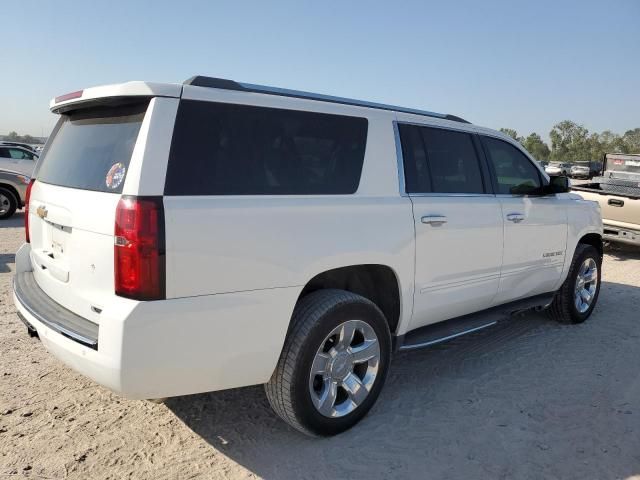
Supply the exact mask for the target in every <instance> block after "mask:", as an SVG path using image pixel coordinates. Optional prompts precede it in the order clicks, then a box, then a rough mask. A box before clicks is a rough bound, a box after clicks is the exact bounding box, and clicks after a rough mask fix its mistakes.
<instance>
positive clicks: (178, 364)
mask: <svg viewBox="0 0 640 480" xmlns="http://www.w3.org/2000/svg"><path fill="white" fill-rule="evenodd" d="M51 110H52V111H53V112H54V113H56V114H59V115H60V119H59V121H58V124H57V126H56V127H55V130H54V131H53V133H52V135H51V136H50V137H49V141H48V143H47V145H46V147H45V149H44V152H43V156H42V159H41V160H40V161H39V163H38V165H37V167H36V172H35V175H34V181H32V183H31V184H30V186H29V192H28V197H29V198H28V200H27V206H26V208H27V210H28V212H27V214H26V216H25V218H26V243H25V244H24V245H23V246H22V247H21V248H20V250H19V251H18V252H17V255H16V268H17V273H16V275H15V279H14V300H15V304H16V307H17V310H18V314H19V316H20V318H21V319H22V320H23V321H24V322H25V324H26V325H27V328H28V331H29V332H30V334H31V335H33V336H38V337H39V338H40V339H41V340H42V343H43V344H44V346H45V347H46V348H47V349H48V350H50V351H51V352H52V353H53V354H54V355H56V356H57V357H59V358H60V359H61V360H62V361H63V362H65V363H66V364H68V365H69V366H71V367H72V368H74V369H76V370H77V371H79V372H81V373H83V374H84V375H86V376H88V377H90V378H92V379H94V380H95V381H96V382H99V383H100V384H102V385H105V386H106V387H108V388H110V389H112V390H114V391H116V392H119V393H120V394H122V395H125V396H127V397H130V398H137V399H148V398H160V397H168V396H176V395H184V394H190V393H196V392H205V391H214V390H221V389H227V388H233V387H241V386H245V385H254V384H265V389H266V394H267V397H268V399H269V401H270V403H271V405H272V406H273V408H274V410H275V411H276V412H277V414H278V415H280V417H282V418H283V419H284V420H285V421H287V422H288V423H289V424H290V425H292V426H293V427H294V428H296V429H298V430H300V431H302V432H304V433H308V434H313V435H332V434H336V433H339V432H341V431H343V430H345V429H347V428H349V427H351V426H352V425H354V424H355V423H356V422H357V421H358V420H360V419H361V418H362V417H363V416H364V415H365V414H366V413H367V411H368V410H369V409H370V408H371V406H372V405H373V403H374V402H375V400H376V398H377V397H378V394H379V393H380V390H381V388H382V386H383V383H384V380H385V376H386V374H387V371H388V368H389V363H390V360H391V356H392V352H393V351H395V350H411V349H416V348H420V347H427V346H430V345H433V344H435V343H438V342H443V341H446V340H447V339H450V338H453V337H457V336H459V335H463V334H465V333H469V332H474V331H477V330H480V329H483V328H486V327H489V326H491V325H494V324H495V323H496V322H497V321H499V320H502V319H508V318H509V317H510V316H511V315H512V314H514V313H517V312H522V311H524V310H527V309H532V308H537V309H545V308H548V310H549V312H550V313H551V315H552V316H553V317H554V318H556V319H558V320H559V321H562V322H566V323H579V322H582V321H584V320H585V319H586V318H587V317H588V316H589V315H590V314H591V312H592V311H593V308H594V307H595V305H596V302H597V298H598V292H599V287H600V273H601V263H602V223H601V219H600V211H599V209H598V205H597V204H596V203H593V202H587V201H583V200H582V199H580V198H579V197H578V196H577V195H574V194H571V193H568V187H567V180H566V178H558V179H554V180H550V179H549V177H548V176H547V175H546V174H545V172H544V171H543V170H542V169H541V168H540V167H539V166H538V164H537V163H536V162H535V161H534V160H533V158H532V157H531V156H530V155H529V154H528V153H527V152H526V151H525V150H523V149H522V147H521V146H520V145H519V144H518V143H517V142H515V141H513V140H512V139H510V138H509V137H507V136H505V135H503V134H501V133H499V132H496V131H494V130H490V129H486V128H482V127H478V126H476V125H472V124H471V123H468V122H466V121H464V120H462V119H460V118H458V117H455V116H452V115H445V114H438V113H433V112H425V111H419V110H413V109H407V108H400V107H394V106H389V105H381V104H374V103H368V102H361V101H355V100H351V99H346V98H338V97H330V96H326V95H316V94H310V93H306V92H299V91H292V90H284V89H275V88H269V87H263V86H259V85H251V84H245V83H238V82H235V81H231V80H222V79H216V78H209V77H194V78H192V79H190V80H188V81H186V82H185V83H184V84H156V83H147V82H130V83H124V84H120V85H111V86H104V87H95V88H89V89H86V90H83V91H78V92H73V93H71V94H67V95H63V96H61V97H58V98H56V99H54V100H53V101H52V103H51Z"/></svg>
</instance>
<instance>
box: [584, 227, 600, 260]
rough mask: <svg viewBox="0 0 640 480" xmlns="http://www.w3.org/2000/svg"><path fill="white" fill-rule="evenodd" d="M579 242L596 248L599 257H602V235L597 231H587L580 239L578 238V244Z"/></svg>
mask: <svg viewBox="0 0 640 480" xmlns="http://www.w3.org/2000/svg"><path fill="white" fill-rule="evenodd" d="M581 243H582V244H585V245H591V246H592V247H594V248H595V249H596V250H598V253H599V254H600V258H602V256H603V255H604V246H603V243H602V235H600V234H599V233H587V234H586V235H583V236H582V237H581V238H580V240H578V245H579V244H581Z"/></svg>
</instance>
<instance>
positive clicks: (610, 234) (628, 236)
mask: <svg viewBox="0 0 640 480" xmlns="http://www.w3.org/2000/svg"><path fill="white" fill-rule="evenodd" d="M603 238H604V240H608V241H610V242H619V243H626V244H627V245H635V246H637V247H640V231H638V230H630V229H628V228H622V227H618V226H615V225H610V224H607V223H605V224H604V235H603Z"/></svg>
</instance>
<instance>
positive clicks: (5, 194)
mask: <svg viewBox="0 0 640 480" xmlns="http://www.w3.org/2000/svg"><path fill="white" fill-rule="evenodd" d="M17 208H18V199H17V198H16V196H15V195H14V194H13V192H12V191H11V190H9V189H8V188H4V187H0V220H6V219H7V218H9V217H11V216H12V215H13V214H14V213H15V212H16V209H17Z"/></svg>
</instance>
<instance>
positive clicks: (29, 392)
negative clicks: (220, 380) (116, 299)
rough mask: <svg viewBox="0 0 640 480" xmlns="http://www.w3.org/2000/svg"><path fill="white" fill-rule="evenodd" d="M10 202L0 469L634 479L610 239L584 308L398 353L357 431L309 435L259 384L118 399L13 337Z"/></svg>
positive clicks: (621, 282) (632, 275) (0, 238)
mask: <svg viewBox="0 0 640 480" xmlns="http://www.w3.org/2000/svg"><path fill="white" fill-rule="evenodd" d="M22 221H23V216H22V214H18V215H16V216H15V217H14V218H13V219H11V220H9V221H4V222H1V223H0V478H4V477H8V478H15V477H21V476H25V477H30V478H78V479H101V478H149V479H163V478H254V477H265V478H271V479H288V478H291V479H299V478H416V477H417V478H452V479H454V478H473V479H479V478H488V479H495V478H562V479H567V478H580V479H590V478H593V479H596V478H597V479H605V478H611V479H614V478H628V477H631V476H633V475H640V346H639V344H640V315H639V314H638V312H639V311H640V252H637V251H636V252H634V251H631V250H627V249H609V251H608V253H607V256H606V259H605V264H604V278H603V280H604V283H603V287H602V291H601V296H600V303H599V305H598V307H597V309H596V311H595V313H594V315H593V316H592V317H591V319H590V320H589V321H588V322H587V323H585V324H583V325H579V326H561V325H557V324H555V323H553V322H551V321H549V320H547V319H546V318H545V317H544V316H542V315H536V314H531V315H528V316H526V317H523V318H522V319H518V320H515V321H513V322H510V323H508V324H505V325H500V326H497V327H494V328H493V329H489V330H487V331H484V332H480V333H478V334H476V335H472V336H469V337H466V338H462V339H459V340H457V341H452V342H450V343H448V344H446V345H442V346H440V347H437V348H433V349H430V350H423V351H418V352H414V353H411V354H402V355H398V356H397V358H396V359H395V361H394V362H393V364H392V366H391V372H390V376H389V378H388V381H387V385H386V387H385V389H384V391H383V393H382V396H381V398H380V400H379V401H378V403H377V405H376V406H375V407H374V408H373V410H372V411H371V413H370V414H369V415H368V416H367V418H366V419H365V420H364V421H363V422H362V423H361V424H360V425H359V426H357V427H356V428H355V429H353V430H351V431H350V432H347V433H345V434H343V435H341V436H339V437H337V438H332V439H320V440H314V439H309V438H306V437H303V436H301V435H300V434H298V433H296V432H294V431H292V430H291V429H290V428H288V427H287V426H286V425H285V424H284V423H283V422H281V421H279V420H278V419H276V417H275V416H274V415H273V414H272V413H271V411H270V409H269V406H268V404H267V402H266V399H265V398H264V395H263V393H262V388H261V387H250V388H244V389H239V390H233V391H227V392H219V393H215V394H203V395H194V396H189V397H182V398H175V399H170V400H169V401H168V402H167V403H166V404H164V405H156V404H152V403H149V402H141V401H127V400H123V399H121V398H118V397H117V396H115V395H112V394H111V393H109V392H108V391H107V390H105V389H104V388H102V387H99V386H97V385H94V384H93V383H91V382H89V381H87V380H85V379H84V378H82V377H80V376H79V375H76V374H75V373H74V372H73V371H71V370H70V369H68V368H67V367H65V366H64V365H62V364H61V363H60V362H58V361H57V360H56V359H55V358H54V357H52V356H51V355H49V354H48V353H47V352H46V351H45V350H44V348H43V347H42V345H41V344H40V342H39V341H38V340H36V339H32V338H29V337H28V336H27V335H26V331H25V328H24V326H23V325H22V324H21V323H20V321H19V320H18V318H17V317H16V314H15V309H14V307H13V303H12V300H11V295H10V291H11V276H12V271H13V270H14V268H15V265H14V255H13V252H15V251H16V249H17V248H18V246H19V245H20V243H21V242H22V238H23V229H22V227H21V226H22Z"/></svg>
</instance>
